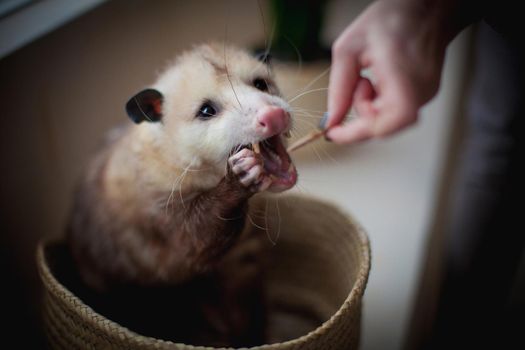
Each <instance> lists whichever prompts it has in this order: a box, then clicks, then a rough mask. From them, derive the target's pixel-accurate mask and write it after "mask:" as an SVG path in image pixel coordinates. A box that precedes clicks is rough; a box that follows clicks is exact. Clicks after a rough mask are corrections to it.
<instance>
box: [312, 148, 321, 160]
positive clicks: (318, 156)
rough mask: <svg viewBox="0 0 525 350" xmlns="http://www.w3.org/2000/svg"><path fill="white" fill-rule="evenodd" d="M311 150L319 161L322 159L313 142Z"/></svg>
mask: <svg viewBox="0 0 525 350" xmlns="http://www.w3.org/2000/svg"><path fill="white" fill-rule="evenodd" d="M312 150H313V151H314V153H315V155H316V156H317V158H319V161H320V162H322V161H323V159H322V158H321V155H320V154H319V152H317V148H316V147H315V145H313V144H312Z"/></svg>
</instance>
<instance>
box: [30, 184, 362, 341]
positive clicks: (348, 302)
mask: <svg viewBox="0 0 525 350" xmlns="http://www.w3.org/2000/svg"><path fill="white" fill-rule="evenodd" d="M289 196H291V197H296V198H297V199H299V200H301V199H306V200H314V201H316V202H318V203H320V204H324V205H328V206H331V207H333V208H334V209H336V210H338V211H339V212H340V213H341V214H342V215H343V216H344V217H345V218H346V219H347V220H348V223H349V224H350V225H351V226H352V227H353V228H354V229H355V233H356V237H357V238H358V241H359V248H360V249H359V252H360V254H361V255H362V259H361V260H360V268H359V271H358V273H357V276H356V280H355V283H354V285H353V287H352V290H351V291H350V293H349V294H348V296H347V297H346V299H345V300H344V302H343V304H342V305H341V306H340V307H339V309H338V310H337V311H336V312H335V313H334V314H333V315H332V316H331V317H330V318H329V319H328V320H326V321H325V322H323V323H322V324H321V325H319V326H318V327H316V328H315V329H314V330H312V331H310V332H308V333H307V334H304V335H302V336H300V337H298V338H295V339H290V340H287V341H284V342H279V343H272V344H263V345H257V346H253V347H249V348H246V347H243V348H242V349H245V350H264V349H271V348H273V347H276V346H293V345H300V344H304V343H307V342H308V341H309V340H311V339H313V338H317V337H319V336H321V335H322V334H323V333H325V332H326V331H327V330H328V329H329V328H330V327H332V326H333V325H334V324H335V323H336V322H337V321H338V320H339V319H340V318H341V317H342V315H343V314H344V312H345V311H346V310H347V309H348V308H350V307H351V306H353V305H354V304H355V303H358V302H359V301H360V298H361V297H362V295H363V294H364V291H365V288H366V284H367V282H368V275H369V272H370V267H371V252H370V241H369V239H368V236H367V234H366V232H365V230H364V229H363V227H362V226H361V225H360V224H359V223H358V222H357V221H356V220H355V219H354V218H353V216H352V215H350V214H348V213H347V212H346V211H344V210H341V208H340V207H339V206H338V205H335V204H334V203H330V202H326V201H324V200H320V199H318V198H315V197H311V196H306V195H295V194H294V195H289ZM59 243H63V239H60V238H59V239H57V238H54V239H41V240H40V241H39V242H38V245H37V250H36V260H37V265H38V271H39V274H40V276H41V278H42V281H43V283H44V285H45V287H46V288H45V289H46V290H47V291H48V292H52V293H53V294H54V296H55V297H58V298H61V297H64V296H65V297H66V298H68V299H70V300H72V301H74V302H75V303H77V304H78V305H81V307H82V308H85V310H86V312H81V313H79V317H80V318H81V319H82V320H83V321H85V322H86V323H91V324H92V323H93V322H95V323H96V325H97V327H100V328H103V329H104V330H105V331H109V329H110V328H111V329H112V330H113V331H114V330H115V329H118V330H119V333H121V334H124V335H126V336H127V337H129V339H133V340H134V342H137V343H142V344H144V343H150V344H151V343H155V344H159V345H160V344H164V345H168V346H176V347H185V348H186V349H195V350H224V349H227V350H236V349H237V348H232V347H228V348H224V347H221V348H217V347H209V346H194V345H190V344H184V343H175V342H173V341H169V340H163V339H159V338H153V337H149V336H145V335H141V334H139V333H136V332H134V331H132V330H130V329H128V328H126V327H124V326H122V325H120V324H118V323H116V322H115V321H112V320H110V319H108V318H107V317H105V316H103V315H101V314H99V313H98V312H96V311H95V310H94V309H93V308H91V307H90V306H89V305H87V304H86V303H84V302H83V301H82V300H81V299H80V298H79V297H77V296H76V295H75V294H73V293H72V292H71V291H70V290H69V289H68V288H66V287H65V286H64V285H63V284H62V283H60V281H58V280H57V279H56V278H55V276H54V275H53V273H52V272H51V271H50V268H49V265H48V264H47V260H46V257H45V253H44V250H45V247H47V246H49V245H53V244H59ZM93 316H95V318H96V319H99V320H103V322H97V321H94V320H93V319H92V317H93Z"/></svg>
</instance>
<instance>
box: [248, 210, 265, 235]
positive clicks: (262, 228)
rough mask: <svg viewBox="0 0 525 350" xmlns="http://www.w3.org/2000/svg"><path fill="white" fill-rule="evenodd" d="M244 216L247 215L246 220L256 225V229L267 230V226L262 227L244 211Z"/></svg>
mask: <svg viewBox="0 0 525 350" xmlns="http://www.w3.org/2000/svg"><path fill="white" fill-rule="evenodd" d="M246 216H247V217H248V220H249V221H250V223H251V224H252V225H253V226H254V227H257V228H258V229H260V230H263V231H266V230H267V228H264V227H262V226H260V225H257V224H256V223H255V222H254V221H253V219H252V217H251V216H250V214H248V213H246Z"/></svg>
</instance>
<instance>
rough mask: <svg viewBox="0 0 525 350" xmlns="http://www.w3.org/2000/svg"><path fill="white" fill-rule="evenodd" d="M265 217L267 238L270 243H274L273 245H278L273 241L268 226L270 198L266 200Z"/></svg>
mask: <svg viewBox="0 0 525 350" xmlns="http://www.w3.org/2000/svg"><path fill="white" fill-rule="evenodd" d="M264 211H265V213H266V214H265V216H264V222H265V225H266V237H268V240H269V241H270V243H272V244H273V245H276V243H275V242H274V241H273V239H272V237H271V235H270V227H269V226H268V198H266V205H265V209H264Z"/></svg>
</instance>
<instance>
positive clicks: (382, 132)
mask: <svg viewBox="0 0 525 350" xmlns="http://www.w3.org/2000/svg"><path fill="white" fill-rule="evenodd" d="M412 2H414V3H417V1H412ZM410 3H411V2H410V1H404V2H403V1H388V0H379V1H376V2H374V3H373V4H371V5H370V6H369V7H368V8H367V9H366V10H365V11H364V12H363V13H362V14H361V15H360V16H359V17H358V18H357V19H356V20H355V21H354V22H353V23H352V24H351V25H350V26H348V27H347V28H346V29H345V31H344V32H343V33H342V34H341V35H340V36H339V38H338V39H337V40H336V41H335V43H334V45H333V47H332V68H331V72H330V83H329V88H328V112H329V119H328V121H327V123H326V127H327V128H330V130H329V131H328V132H327V134H326V136H327V137H328V138H329V139H330V140H332V141H334V142H336V143H340V144H350V143H354V142H357V141H362V140H366V139H370V138H376V137H384V136H386V135H390V134H392V133H394V132H397V131H399V130H401V129H403V128H405V127H407V126H408V125H411V124H413V123H415V122H416V120H417V118H418V111H419V109H420V107H421V106H422V105H423V104H425V103H426V102H427V101H429V100H430V99H431V98H432V97H433V96H434V95H435V94H436V92H437V91H438V87H439V82H440V76H441V70H442V66H443V59H444V54H445V49H446V46H447V44H448V42H449V41H450V40H451V39H452V37H453V36H454V35H455V34H456V33H452V32H451V31H449V30H447V29H448V28H445V26H446V24H447V21H446V20H444V17H443V16H441V13H442V12H440V11H432V9H430V10H429V9H428V8H424V9H423V8H421V7H419V6H417V5H416V6H412V5H411V4H410ZM364 68H368V69H369V71H370V73H371V75H372V78H373V79H372V80H373V81H372V82H371V81H370V80H369V79H367V78H365V77H362V76H361V75H360V72H361V70H362V69H364ZM352 105H353V107H354V108H355V111H356V112H357V116H358V117H357V118H355V119H352V120H350V121H349V122H347V123H345V124H342V122H343V121H344V118H345V116H346V114H347V112H348V110H349V109H350V108H351V107H352Z"/></svg>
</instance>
